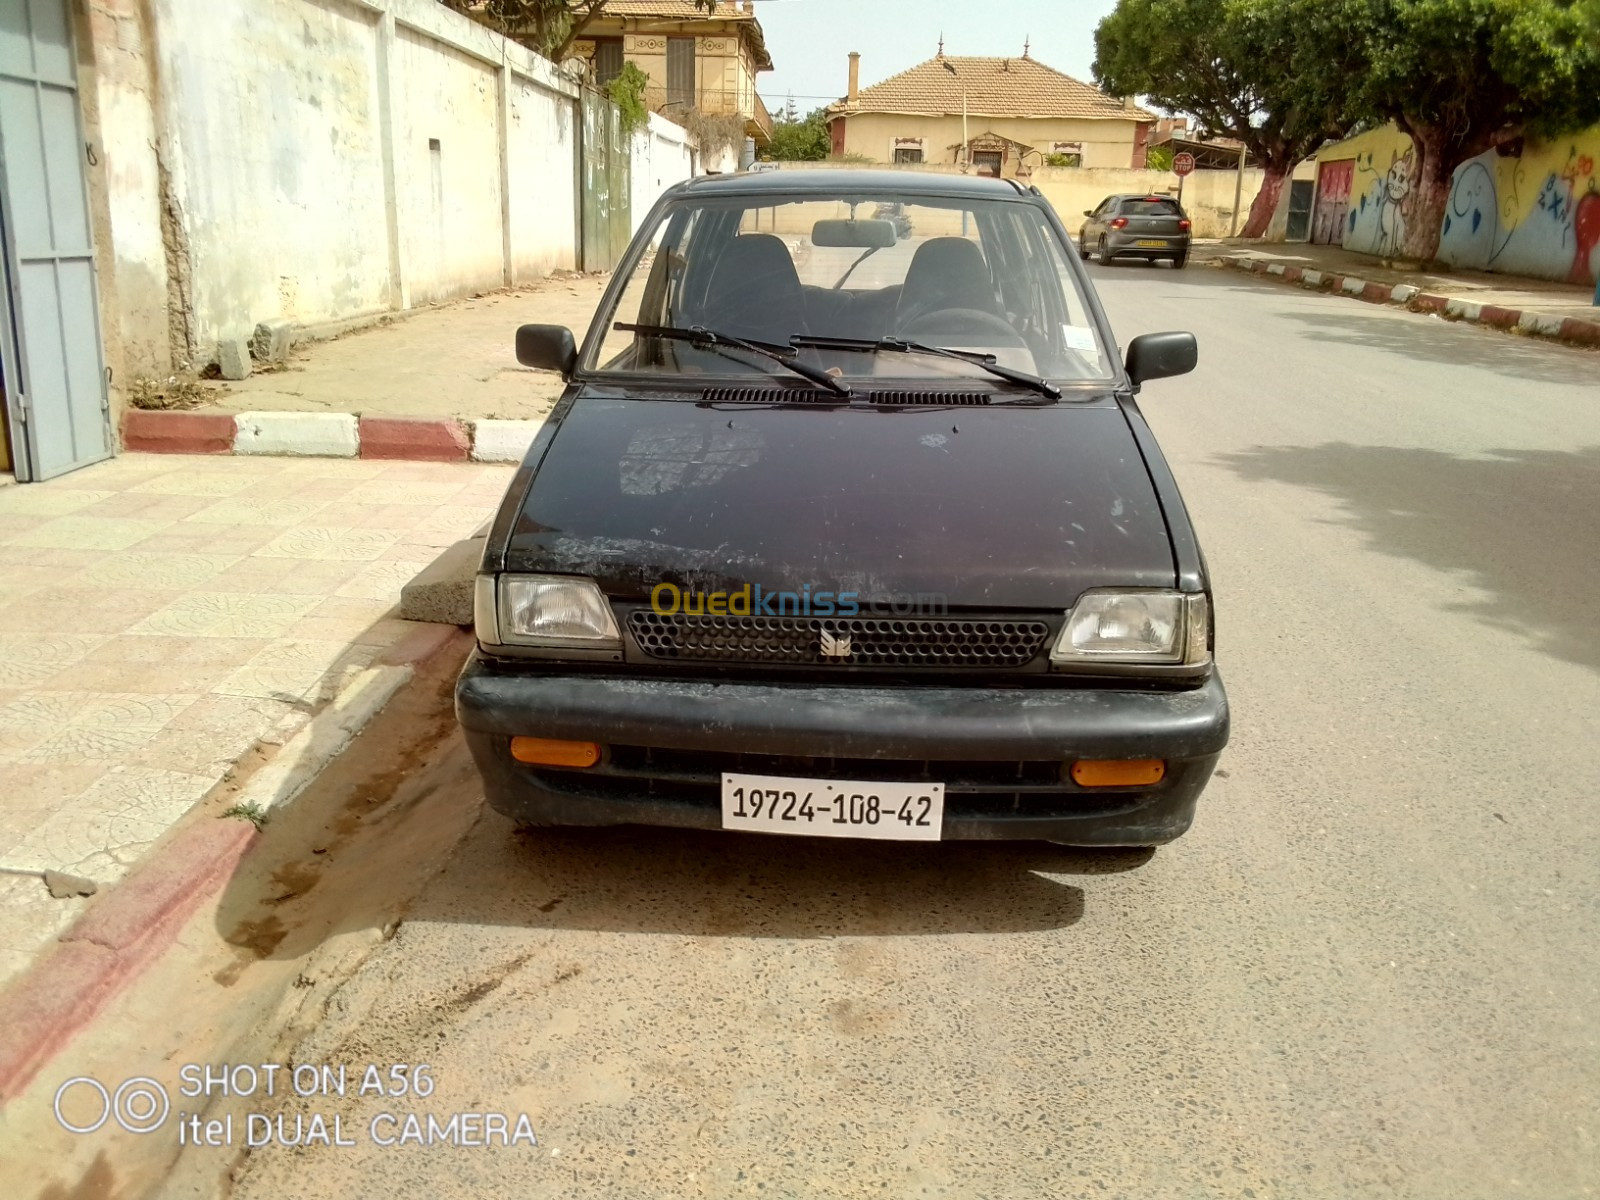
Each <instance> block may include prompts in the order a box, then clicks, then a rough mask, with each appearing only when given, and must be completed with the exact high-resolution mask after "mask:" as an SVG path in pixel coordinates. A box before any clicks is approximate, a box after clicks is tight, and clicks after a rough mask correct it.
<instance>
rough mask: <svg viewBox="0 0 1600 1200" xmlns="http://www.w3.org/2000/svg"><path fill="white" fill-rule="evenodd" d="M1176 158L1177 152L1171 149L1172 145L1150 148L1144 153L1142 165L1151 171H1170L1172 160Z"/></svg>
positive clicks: (1169, 143)
mask: <svg viewBox="0 0 1600 1200" xmlns="http://www.w3.org/2000/svg"><path fill="white" fill-rule="evenodd" d="M1176 157H1177V151H1175V150H1174V149H1173V148H1172V143H1171V142H1168V143H1167V144H1166V145H1165V146H1151V147H1150V149H1149V150H1147V151H1146V152H1145V156H1144V165H1145V166H1146V167H1148V168H1149V169H1150V170H1152V171H1170V170H1172V160H1173V159H1174V158H1176Z"/></svg>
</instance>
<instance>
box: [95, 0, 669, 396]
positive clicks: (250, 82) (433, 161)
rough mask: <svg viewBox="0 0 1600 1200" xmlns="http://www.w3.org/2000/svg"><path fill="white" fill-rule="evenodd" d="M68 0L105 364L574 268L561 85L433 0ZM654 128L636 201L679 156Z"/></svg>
mask: <svg viewBox="0 0 1600 1200" xmlns="http://www.w3.org/2000/svg"><path fill="white" fill-rule="evenodd" d="M83 2H84V8H82V9H80V25H81V26H82V27H83V28H82V31H81V32H82V40H81V42H80V45H81V46H82V47H83V50H84V53H82V54H80V58H81V59H82V60H83V74H84V78H83V81H82V82H83V86H84V88H85V91H86V96H85V100H84V108H85V112H86V116H87V115H89V114H94V115H95V120H93V121H91V122H87V123H86V128H88V129H90V131H91V133H90V136H91V138H92V139H93V140H94V143H95V144H96V146H97V153H98V154H99V155H100V156H101V158H102V166H101V167H100V169H99V171H98V172H96V173H94V175H93V178H92V181H91V182H92V186H93V187H96V188H98V189H100V195H101V197H102V200H101V204H102V206H103V207H102V210H101V211H102V214H103V216H102V220H101V226H102V228H101V229H100V230H99V233H100V237H99V239H98V241H99V246H100V258H101V275H102V287H103V291H104V293H105V296H106V297H107V304H106V305H105V307H106V310H107V311H106V317H107V319H106V320H105V321H104V322H103V323H104V325H105V329H106V340H107V347H106V350H107V360H108V362H110V363H112V364H113V366H114V367H115V371H116V375H117V377H118V378H119V379H126V378H128V377H131V376H133V375H138V374H154V375H164V374H166V373H167V372H168V371H170V370H171V369H172V367H173V365H174V363H175V361H176V360H179V359H186V360H190V361H192V362H193V363H194V364H195V365H197V366H198V365H203V364H204V363H206V362H209V361H213V359H214V357H215V354H216V344H217V340H218V339H219V338H220V337H227V336H235V335H240V334H247V333H248V332H249V331H250V330H252V329H253V328H254V327H255V325H256V324H257V323H259V322H262V321H269V320H278V319H285V320H289V321H291V322H293V323H295V324H297V325H301V326H311V327H315V326H317V325H319V324H323V323H330V322H337V321H342V320H346V319H350V318H359V317H362V316H366V315H371V314H376V313H381V312H385V311H391V310H395V309H404V308H409V307H412V306H414V305H417V304H424V303H428V302H430V301H435V300H442V299H447V298H450V297H453V296H459V295H463V294H467V293H470V292H474V291H480V290H484V289H487V288H495V287H500V286H503V285H505V284H510V283H516V282H522V281H527V280H531V279H535V278H540V277H542V276H544V275H547V274H549V272H550V271H552V270H555V269H558V268H571V267H573V266H575V265H576V262H577V245H578V214H579V209H578V203H577V179H578V154H579V146H578V140H579V132H580V123H579V121H578V119H577V100H578V87H577V85H576V83H575V82H574V81H573V80H571V79H570V78H568V77H567V76H566V75H564V74H561V73H560V72H558V71H557V70H556V69H555V68H554V67H553V66H552V65H551V64H550V63H548V62H546V61H545V60H544V59H541V58H539V57H537V56H536V55H534V54H532V53H531V52H529V51H528V50H526V49H524V48H523V47H521V46H518V45H516V44H514V43H510V42H507V41H506V40H505V39H504V38H501V37H499V36H498V35H496V34H494V33H492V32H490V31H489V30H488V29H486V28H484V27H483V26H481V25H479V24H477V23H475V22H473V21H471V20H469V19H467V18H466V17H464V16H462V15H460V14H459V13H455V12H452V11H450V10H448V9H446V8H445V7H444V6H443V5H441V4H439V3H437V0H83ZM651 128H652V132H651V134H650V135H649V136H648V137H643V136H642V137H641V138H639V139H637V140H636V143H635V152H636V153H637V154H642V155H643V156H644V158H643V161H642V162H641V163H638V164H635V169H634V177H635V180H636V183H635V200H636V204H637V206H638V207H639V208H640V209H643V208H647V207H648V205H649V203H651V202H653V201H654V199H655V197H656V196H657V195H659V193H660V191H661V190H663V189H664V188H665V187H667V186H669V185H670V184H672V183H675V182H677V181H678V180H679V179H683V178H687V177H688V175H689V174H690V172H691V170H692V162H693V155H692V152H691V148H690V147H689V146H688V145H687V144H686V143H687V135H686V134H685V133H684V131H683V130H682V129H681V128H679V127H678V126H675V125H671V124H670V123H668V122H665V121H662V120H661V119H660V118H656V119H654V120H653V121H652V125H651Z"/></svg>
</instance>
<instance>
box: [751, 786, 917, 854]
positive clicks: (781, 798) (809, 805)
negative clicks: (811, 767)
mask: <svg viewBox="0 0 1600 1200" xmlns="http://www.w3.org/2000/svg"><path fill="white" fill-rule="evenodd" d="M722 827H723V828H724V829H746V830H750V831H752V832H755V833H792V834H799V835H801V836H803V837H848V838H877V839H880V840H883V841H894V842H936V841H938V840H939V836H940V833H941V831H942V830H943V828H944V784H942V783H883V782H881V781H878V780H872V781H868V780H852V779H791V778H789V777H787V776H782V775H733V774H724V775H723V777H722Z"/></svg>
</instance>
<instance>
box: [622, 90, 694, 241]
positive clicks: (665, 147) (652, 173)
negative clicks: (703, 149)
mask: <svg viewBox="0 0 1600 1200" xmlns="http://www.w3.org/2000/svg"><path fill="white" fill-rule="evenodd" d="M694 156H695V150H694V146H693V144H692V143H691V142H690V141H689V133H688V131H687V130H686V129H684V127H683V126H682V125H679V124H676V123H675V122H673V121H669V120H667V119H666V118H665V117H662V116H658V115H657V114H655V113H651V114H650V124H649V126H648V127H647V128H645V129H641V130H640V131H639V132H638V133H636V134H634V136H633V148H632V160H633V161H632V180H633V195H632V197H631V204H632V208H633V231H634V232H635V233H638V232H639V226H640V225H642V224H643V223H644V219H645V217H647V216H649V215H650V209H651V207H652V206H653V205H654V204H655V202H656V201H657V200H659V199H660V198H661V193H662V192H664V191H666V190H667V189H668V188H669V187H671V186H672V185H673V184H675V183H679V182H681V181H682V180H685V179H688V178H690V176H692V175H693V174H694Z"/></svg>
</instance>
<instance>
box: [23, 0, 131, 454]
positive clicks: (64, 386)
mask: <svg viewBox="0 0 1600 1200" xmlns="http://www.w3.org/2000/svg"><path fill="white" fill-rule="evenodd" d="M75 63H76V59H75V58H74V57H73V48H72V26H71V23H70V20H69V17H68V11H67V0H0V246H3V259H4V275H5V291H4V297H3V301H0V318H3V319H0V376H3V378H4V384H5V401H6V411H7V414H8V415H9V418H10V429H11V433H12V438H11V449H12V456H13V457H14V458H15V460H16V462H15V467H14V469H15V471H16V474H17V478H18V479H34V480H38V479H49V478H50V477H51V476H54V475H61V474H64V473H65V472H67V471H71V470H73V469H75V468H77V467H82V466H86V465H88V464H89V463H92V462H98V461H99V460H101V459H103V458H109V457H110V456H111V453H112V442H111V418H110V412H109V405H108V401H107V396H106V379H105V370H104V361H103V358H102V353H101V344H100V309H99V301H98V295H97V289H96V284H95V267H94V245H93V242H92V240H91V237H90V229H89V200H88V188H87V181H86V179H85V176H84V159H85V146H84V141H83V131H82V126H81V124H80V122H79V114H78V87H77V72H76V68H75Z"/></svg>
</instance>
